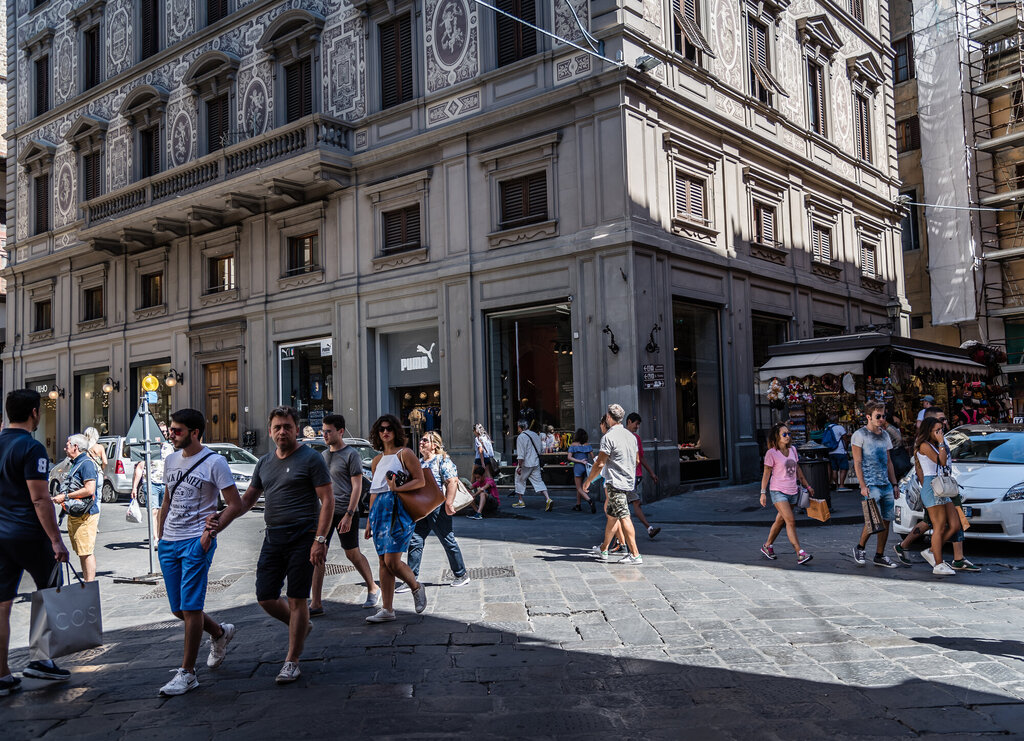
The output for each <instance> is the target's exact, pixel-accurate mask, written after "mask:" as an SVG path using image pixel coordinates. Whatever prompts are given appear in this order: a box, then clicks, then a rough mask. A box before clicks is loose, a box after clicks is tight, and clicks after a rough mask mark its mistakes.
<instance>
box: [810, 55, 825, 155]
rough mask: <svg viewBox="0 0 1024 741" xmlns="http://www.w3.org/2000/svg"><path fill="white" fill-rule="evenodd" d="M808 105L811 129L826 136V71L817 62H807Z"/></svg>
mask: <svg viewBox="0 0 1024 741" xmlns="http://www.w3.org/2000/svg"><path fill="white" fill-rule="evenodd" d="M807 107H808V109H809V113H810V124H811V131H813V132H814V133H816V134H821V135H822V136H825V135H826V128H825V71H824V70H823V69H822V67H821V65H820V64H818V63H817V62H810V61H809V62H807Z"/></svg>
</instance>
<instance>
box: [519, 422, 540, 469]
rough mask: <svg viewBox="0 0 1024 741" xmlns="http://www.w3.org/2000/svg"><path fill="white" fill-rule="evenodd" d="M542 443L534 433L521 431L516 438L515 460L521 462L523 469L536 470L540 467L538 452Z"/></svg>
mask: <svg viewBox="0 0 1024 741" xmlns="http://www.w3.org/2000/svg"><path fill="white" fill-rule="evenodd" d="M543 449H544V442H543V441H542V440H541V439H540V437H538V435H537V433H536V432H532V431H530V430H523V431H522V432H520V433H519V437H517V438H516V458H518V459H519V460H521V461H522V462H523V468H536V467H537V466H539V465H540V455H539V453H540V451H542V450H543Z"/></svg>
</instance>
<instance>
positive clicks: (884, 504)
mask: <svg viewBox="0 0 1024 741" xmlns="http://www.w3.org/2000/svg"><path fill="white" fill-rule="evenodd" d="M868 495H869V496H870V497H871V498H872V499H874V500H875V502H876V503H877V504H878V513H879V514H880V515H881V516H882V519H883V520H885V521H886V522H892V520H893V517H894V516H895V514H896V501H895V499H894V498H893V495H892V484H886V485H885V486H869V487H868Z"/></svg>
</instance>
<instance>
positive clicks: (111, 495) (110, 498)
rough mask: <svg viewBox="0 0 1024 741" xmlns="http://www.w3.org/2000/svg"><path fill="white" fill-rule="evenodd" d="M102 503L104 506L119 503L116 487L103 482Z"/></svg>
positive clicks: (101, 490)
mask: <svg viewBox="0 0 1024 741" xmlns="http://www.w3.org/2000/svg"><path fill="white" fill-rule="evenodd" d="M100 501H101V502H103V503H104V504H110V503H112V502H116V501H117V492H116V491H114V487H113V486H112V485H111V483H110V482H109V481H104V482H103V488H102V489H100Z"/></svg>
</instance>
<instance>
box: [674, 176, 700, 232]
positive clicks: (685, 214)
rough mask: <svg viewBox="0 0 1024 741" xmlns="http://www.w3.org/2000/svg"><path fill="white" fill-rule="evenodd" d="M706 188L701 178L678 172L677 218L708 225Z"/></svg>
mask: <svg viewBox="0 0 1024 741" xmlns="http://www.w3.org/2000/svg"><path fill="white" fill-rule="evenodd" d="M704 186H705V183H704V180H702V179H701V178H695V177H693V176H691V175H687V174H685V173H682V172H678V171H677V172H676V216H678V217H679V218H681V219H687V220H689V221H697V222H699V223H701V224H706V223H707V216H706V209H705V206H704Z"/></svg>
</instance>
